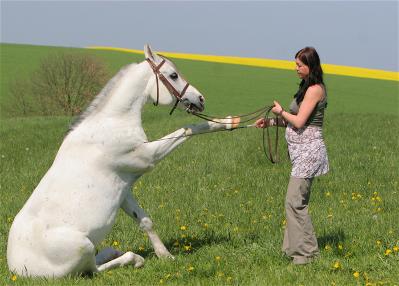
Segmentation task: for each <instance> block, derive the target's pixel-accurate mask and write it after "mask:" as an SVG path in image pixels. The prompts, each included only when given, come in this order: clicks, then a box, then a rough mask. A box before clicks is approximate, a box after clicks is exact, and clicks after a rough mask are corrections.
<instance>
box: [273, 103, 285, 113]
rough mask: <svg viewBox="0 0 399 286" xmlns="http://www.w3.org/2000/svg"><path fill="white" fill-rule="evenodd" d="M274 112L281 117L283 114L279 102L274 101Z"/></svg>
mask: <svg viewBox="0 0 399 286" xmlns="http://www.w3.org/2000/svg"><path fill="white" fill-rule="evenodd" d="M272 112H273V113H274V114H276V115H281V113H282V112H283V108H282V107H281V105H280V103H278V102H277V101H274V107H273V108H272Z"/></svg>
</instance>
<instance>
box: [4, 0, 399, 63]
mask: <svg viewBox="0 0 399 286" xmlns="http://www.w3.org/2000/svg"><path fill="white" fill-rule="evenodd" d="M398 25H399V24H398V1H57V0H56V1H52V2H50V1H4V0H2V1H1V42H6V43H23V44H35V45H52V46H68V47H85V46H89V45H101V46H114V47H122V48H131V49H142V48H143V46H144V44H145V43H150V44H151V45H152V47H153V48H154V49H155V50H162V51H168V52H183V53H198V54H212V55H227V56H241V57H257V58H271V59H284V60H292V59H293V56H294V55H295V53H296V52H297V51H298V50H299V49H301V48H303V47H304V46H308V45H310V46H314V47H315V48H316V49H317V50H318V52H319V54H320V57H321V60H322V62H323V63H329V64H338V65H349V66H358V67H366V68H374V69H383V70H390V71H398V70H399V69H398Z"/></svg>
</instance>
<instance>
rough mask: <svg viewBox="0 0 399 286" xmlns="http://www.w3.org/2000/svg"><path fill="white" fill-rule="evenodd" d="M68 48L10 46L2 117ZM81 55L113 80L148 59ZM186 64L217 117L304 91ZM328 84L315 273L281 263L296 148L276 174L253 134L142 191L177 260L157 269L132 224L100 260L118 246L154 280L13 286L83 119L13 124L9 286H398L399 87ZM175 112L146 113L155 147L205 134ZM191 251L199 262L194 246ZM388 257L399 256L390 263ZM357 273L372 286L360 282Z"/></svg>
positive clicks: (285, 75)
mask: <svg viewBox="0 0 399 286" xmlns="http://www.w3.org/2000/svg"><path fill="white" fill-rule="evenodd" d="M55 49H61V48H49V47H31V46H18V45H1V51H2V52H1V55H2V57H1V71H2V73H1V75H2V76H1V86H2V89H1V97H0V104H2V105H3V104H4V105H7V104H12V98H10V97H9V96H8V94H7V90H6V89H4V86H7V84H8V83H9V80H10V79H11V78H12V77H15V75H16V74H18V70H24V71H26V76H28V75H29V72H28V70H30V71H33V70H34V69H35V67H37V64H38V63H39V61H40V58H41V57H42V56H44V55H46V54H47V53H48V52H53V51H54V50H55ZM81 52H88V53H94V54H97V55H99V56H101V57H103V58H104V60H105V61H106V62H107V63H108V65H109V68H110V71H116V70H117V69H118V68H119V67H120V66H122V65H124V64H126V63H128V61H129V59H133V61H135V60H136V61H138V60H139V59H140V58H141V57H140V56H135V55H133V56H132V55H130V54H120V53H116V52H99V51H86V50H84V51H81ZM5 54H7V56H5ZM24 59H25V60H24ZM175 63H176V64H177V66H178V67H179V68H180V70H181V71H182V72H183V73H184V74H185V76H186V77H187V78H188V79H189V81H190V82H191V83H192V84H193V85H195V86H196V87H197V88H198V89H200V90H201V91H202V92H203V93H204V94H205V96H206V103H207V110H206V111H207V113H210V114H220V115H226V114H238V113H245V112H248V111H252V110H254V109H256V108H258V107H260V106H263V105H266V104H270V102H271V101H272V100H273V99H278V100H279V101H281V102H282V103H283V104H284V105H285V106H287V105H288V103H289V101H290V100H291V95H292V94H293V93H294V92H295V89H296V84H297V79H296V78H295V74H294V73H293V72H289V71H282V70H277V69H263V68H253V67H243V66H235V65H224V64H212V63H202V62H195V61H184V60H175ZM17 66H18V68H17ZM326 82H327V85H328V92H329V106H328V109H327V114H326V124H325V128H324V132H325V141H326V144H327V149H328V154H329V159H330V166H331V171H330V173H329V174H328V175H327V176H324V177H320V178H318V179H316V182H315V183H314V185H313V189H312V196H311V203H310V208H311V212H312V219H313V224H314V226H315V230H316V234H317V237H318V241H319V244H320V248H321V257H320V259H318V260H317V261H315V262H314V263H312V264H309V265H306V266H294V265H291V264H290V263H289V261H288V260H287V259H285V258H284V257H282V255H281V253H280V248H281V242H282V234H283V227H284V225H283V222H284V196H285V191H286V187H287V183H288V178H289V173H290V164H289V162H288V159H287V158H286V156H285V151H284V150H283V149H284V148H285V144H284V143H282V144H281V145H280V148H281V149H282V151H281V152H280V154H281V155H282V157H283V158H284V159H283V161H282V162H281V163H280V164H277V165H272V164H270V163H269V162H268V161H267V159H266V158H265V156H264V154H263V151H262V150H261V148H262V143H261V140H262V135H261V131H260V130H255V129H244V130H236V131H233V132H221V133H217V134H207V135H201V136H196V137H194V138H192V139H191V140H190V141H189V142H187V143H186V144H183V145H182V146H180V147H179V148H178V149H177V150H176V151H175V152H174V153H172V154H171V155H170V156H168V157H167V158H166V159H165V160H164V161H162V162H161V163H160V164H159V165H157V166H156V168H155V169H154V170H153V171H152V172H150V173H148V174H146V175H145V176H143V177H142V178H141V179H140V181H139V182H138V183H137V184H136V185H135V186H134V188H133V190H132V191H133V192H134V194H135V196H136V197H137V198H138V201H139V202H140V204H141V205H142V206H143V207H144V209H145V210H146V211H147V212H148V213H149V214H150V215H151V217H152V218H153V221H154V223H155V227H156V230H157V231H158V233H159V235H160V236H161V238H162V239H163V241H164V242H165V243H166V245H167V246H168V247H169V249H170V250H171V252H172V254H173V255H175V257H176V259H175V261H164V260H159V259H157V258H156V257H155V255H154V253H153V250H152V248H151V247H150V244H149V241H148V239H147V238H146V237H145V236H144V235H143V233H142V232H141V231H140V230H139V229H138V227H137V226H136V225H135V224H134V223H133V222H132V220H131V219H130V218H128V217H127V216H126V215H125V214H124V213H123V212H120V214H119V215H118V218H117V221H116V223H115V226H114V228H113V230H112V232H111V233H110V234H109V235H108V237H107V239H106V240H105V241H104V242H103V243H102V245H100V246H99V248H101V247H105V246H111V245H113V244H114V242H117V244H118V246H116V247H117V248H119V249H121V250H133V251H134V252H136V253H138V254H141V255H143V256H144V257H145V259H146V264H145V267H144V268H142V269H138V270H134V269H132V268H130V267H126V268H120V269H115V270H112V271H109V272H105V273H100V274H97V275H95V276H94V277H93V278H81V277H79V278H64V279H58V280H43V279H26V278H21V277H17V280H16V281H15V282H13V281H12V280H11V277H12V274H11V273H10V272H9V271H8V269H7V265H6V241H7V234H8V230H9V228H10V225H11V221H12V219H13V218H14V216H15V215H16V214H17V212H18V211H19V209H20V208H21V207H22V205H23V204H24V202H25V201H26V200H27V198H28V197H29V195H30V194H31V192H32V190H33V189H34V187H35V186H36V185H37V183H38V182H39V181H40V179H41V177H42V176H43V175H44V173H45V172H46V170H47V169H48V168H49V167H50V165H51V163H52V160H53V159H54V156H55V154H56V152H57V150H58V148H59V146H60V144H61V142H62V140H63V137H64V134H65V132H66V130H67V129H68V125H69V123H70V121H71V118H66V117H52V118H40V117H30V118H14V117H13V115H12V114H7V113H6V114H3V113H2V116H1V121H0V142H1V143H0V144H1V145H0V170H1V181H0V195H1V200H0V203H1V206H0V241H1V244H0V282H3V283H1V284H5V285H13V284H16V285H48V284H50V285H71V284H76V285H118V284H119V285H159V284H161V282H162V283H163V284H166V285H230V284H232V285H333V283H335V285H358V284H360V285H365V284H366V283H372V285H398V284H399V273H398V265H399V256H398V252H395V251H394V250H393V247H394V246H395V245H396V246H399V226H398V217H399V210H398V207H397V202H398V200H397V198H398V195H399V193H398V191H399V186H398V181H399V178H398V174H397V170H398V167H399V166H398V162H399V158H398V157H399V156H398V155H397V150H398V135H397V134H398V130H399V128H398V127H399V126H398V125H399V120H398V96H399V94H398V84H397V83H395V82H390V81H379V80H366V79H358V78H350V77H339V76H330V75H327V76H326ZM168 111H169V109H168V108H166V107H153V106H150V105H149V106H146V108H145V111H144V115H143V121H144V127H145V129H146V130H147V133H148V135H149V137H150V139H157V138H159V137H161V136H163V135H165V134H167V133H169V132H172V131H174V130H175V129H177V128H179V127H181V126H182V125H184V124H187V123H193V122H200V120H198V119H196V118H193V117H191V116H189V115H187V114H185V113H184V112H177V113H175V114H173V116H169V115H168ZM283 141H284V140H283V137H281V140H280V142H283ZM181 226H187V230H184V231H183V230H181V229H180V227H181ZM377 242H378V243H377ZM190 245H191V249H189V251H186V250H185V248H184V246H190ZM387 249H390V250H392V253H391V254H389V255H385V251H386V250H387ZM216 257H220V259H219V260H218V259H216ZM336 263H339V264H336ZM334 264H336V265H339V267H338V268H336V269H335V268H334ZM190 267H192V268H190ZM189 269H191V270H189ZM355 271H358V272H359V273H360V277H359V278H358V279H356V278H355V277H354V276H353V273H354V272H355Z"/></svg>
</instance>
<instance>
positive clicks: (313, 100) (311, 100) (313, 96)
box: [272, 85, 323, 128]
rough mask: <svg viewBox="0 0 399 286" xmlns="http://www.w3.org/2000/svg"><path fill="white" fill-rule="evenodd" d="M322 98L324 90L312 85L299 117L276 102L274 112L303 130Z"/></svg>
mask: <svg viewBox="0 0 399 286" xmlns="http://www.w3.org/2000/svg"><path fill="white" fill-rule="evenodd" d="M322 98H323V88H322V87H321V86H320V85H312V86H310V87H309V88H308V90H307V91H306V93H305V97H304V98H303V101H302V104H301V106H300V108H299V111H298V114H297V115H294V114H291V113H289V112H287V111H285V110H284V109H283V108H282V107H281V105H280V104H279V103H278V102H277V101H275V102H274V107H273V109H272V112H273V113H274V114H278V115H280V116H281V117H282V118H283V119H285V121H288V122H289V123H291V124H292V125H293V126H294V127H295V128H302V127H304V126H305V123H306V121H308V119H309V117H310V115H311V114H312V112H313V110H314V108H315V107H316V104H317V103H318V102H319V101H320V100H322Z"/></svg>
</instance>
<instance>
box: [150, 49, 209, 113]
mask: <svg viewBox="0 0 399 286" xmlns="http://www.w3.org/2000/svg"><path fill="white" fill-rule="evenodd" d="M144 54H145V57H146V60H147V61H148V63H149V65H150V66H151V68H152V70H153V71H154V75H153V76H152V78H151V79H150V81H149V88H150V89H149V92H150V96H151V98H152V100H153V101H154V103H155V104H156V105H157V104H158V103H159V104H162V105H171V104H177V106H180V107H183V108H184V109H186V110H187V111H190V112H192V111H194V112H195V111H203V110H204V103H205V98H204V96H203V95H202V94H201V93H200V92H199V91H198V90H197V89H196V88H195V87H193V86H192V85H190V84H189V83H188V82H187V81H186V80H185V79H184V77H183V76H182V75H181V74H180V73H179V71H178V70H177V68H176V66H175V65H174V63H173V62H172V61H170V60H169V59H167V58H165V57H164V56H161V55H157V54H156V53H154V52H152V51H151V48H150V46H149V45H145V47H144ZM172 111H173V110H172Z"/></svg>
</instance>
